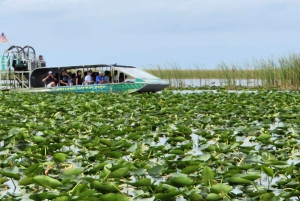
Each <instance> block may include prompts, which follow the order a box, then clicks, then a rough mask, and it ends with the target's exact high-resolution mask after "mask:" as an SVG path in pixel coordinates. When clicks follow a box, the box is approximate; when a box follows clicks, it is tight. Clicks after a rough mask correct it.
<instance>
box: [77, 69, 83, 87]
mask: <svg viewBox="0 0 300 201" xmlns="http://www.w3.org/2000/svg"><path fill="white" fill-rule="evenodd" d="M81 73H82V72H81V70H78V71H77V76H76V78H75V84H76V85H82V76H81Z"/></svg>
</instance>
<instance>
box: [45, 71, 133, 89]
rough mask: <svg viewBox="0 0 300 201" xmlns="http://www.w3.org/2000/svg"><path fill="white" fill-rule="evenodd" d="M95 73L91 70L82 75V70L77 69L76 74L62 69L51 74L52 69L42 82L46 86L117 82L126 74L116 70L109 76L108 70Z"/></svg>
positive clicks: (123, 79) (123, 78) (124, 77)
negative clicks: (59, 72) (60, 71)
mask: <svg viewBox="0 0 300 201" xmlns="http://www.w3.org/2000/svg"><path fill="white" fill-rule="evenodd" d="M95 75H96V73H93V72H92V70H89V71H88V72H87V75H86V76H85V77H84V80H83V77H82V71H81V70H77V73H76V76H75V74H72V73H71V72H67V71H66V70H63V71H62V73H61V74H60V76H58V73H56V75H55V76H53V74H52V71H49V72H48V75H47V76H46V77H45V78H44V79H42V82H46V86H47V87H55V86H57V85H60V86H72V85H82V84H87V85H88V84H105V83H112V82H113V83H119V82H124V81H125V79H126V78H127V76H126V75H125V74H124V73H120V75H119V76H118V71H117V70H115V71H114V75H113V76H111V73H110V71H105V72H104V74H103V72H101V71H100V72H99V75H98V76H95Z"/></svg>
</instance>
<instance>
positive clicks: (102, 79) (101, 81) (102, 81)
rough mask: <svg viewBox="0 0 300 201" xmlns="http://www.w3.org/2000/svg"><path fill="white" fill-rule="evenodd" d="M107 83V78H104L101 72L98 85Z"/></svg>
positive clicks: (97, 78)
mask: <svg viewBox="0 0 300 201" xmlns="http://www.w3.org/2000/svg"><path fill="white" fill-rule="evenodd" d="M104 83H106V81H105V77H104V76H103V73H102V72H101V71H100V72H99V75H98V76H97V77H96V84H104Z"/></svg>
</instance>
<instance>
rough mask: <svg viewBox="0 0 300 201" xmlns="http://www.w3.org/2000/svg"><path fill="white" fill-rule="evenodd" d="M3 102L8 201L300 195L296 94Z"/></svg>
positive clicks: (24, 97)
mask: <svg viewBox="0 0 300 201" xmlns="http://www.w3.org/2000/svg"><path fill="white" fill-rule="evenodd" d="M4 97H5V99H3V100H4V101H2V102H0V114H1V116H2V117H3V118H1V119H0V128H1V129H0V140H1V147H0V149H1V152H0V159H1V160H0V161H1V162H0V165H1V168H0V176H1V177H0V184H1V185H0V188H1V190H2V192H3V193H2V197H1V199H2V200H22V199H31V200H78V201H80V200H92V201H93V200H95V201H97V200H118V199H119V200H144V201H153V200H176V199H178V200H182V199H186V200H242V199H243V198H245V197H247V198H249V199H253V200H296V199H297V197H298V196H300V193H299V190H298V189H299V182H298V178H299V176H300V175H299V167H300V165H299V160H300V157H299V154H298V153H299V146H298V141H299V140H300V127H299V123H300V115H299V114H300V107H299V102H300V95H299V93H297V92H283V91H280V92H276V91H256V92H237V93H232V92H228V91H218V92H205V91H204V92H202V93H198V94H196V93H193V94H180V93H172V92H170V91H164V92H163V93H162V94H158V93H152V94H96V93H91V94H57V95H53V94H43V93H41V94H20V93H6V94H4ZM90 100H92V101H90ZM87 102H88V103H87ZM28 108H29V109H30V111H29V110H28ZM32 111H33V112H32ZM8 186H9V187H10V188H15V186H16V191H15V192H22V195H21V194H17V193H10V192H12V191H13V190H14V189H9V188H8ZM22 196H23V197H22Z"/></svg>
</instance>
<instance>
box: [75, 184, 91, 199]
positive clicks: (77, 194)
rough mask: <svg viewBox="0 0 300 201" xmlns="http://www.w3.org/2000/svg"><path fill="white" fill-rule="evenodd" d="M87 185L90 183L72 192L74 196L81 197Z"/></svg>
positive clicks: (77, 186)
mask: <svg viewBox="0 0 300 201" xmlns="http://www.w3.org/2000/svg"><path fill="white" fill-rule="evenodd" d="M87 185H88V183H85V184H78V185H76V186H75V188H74V189H73V191H72V195H73V196H79V195H81V193H82V192H83V191H84V190H85V189H86V187H87Z"/></svg>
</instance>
